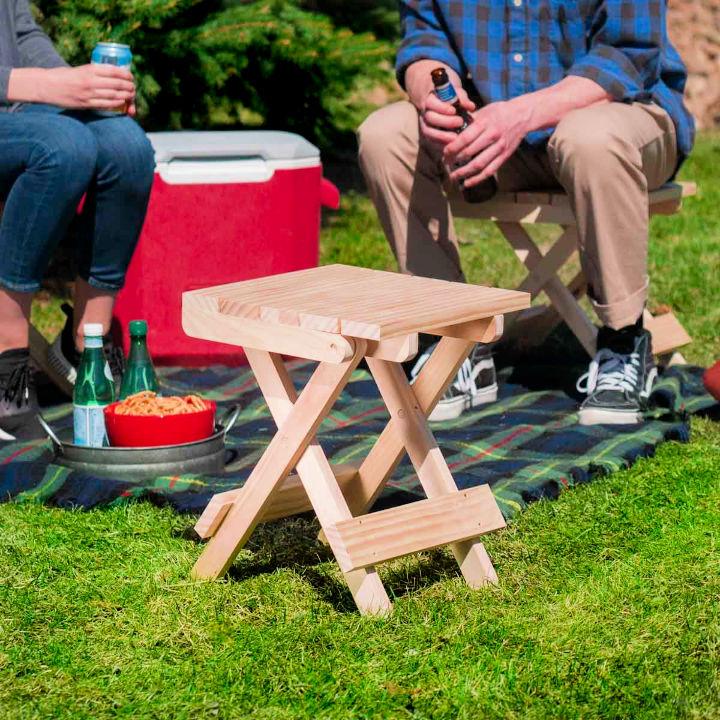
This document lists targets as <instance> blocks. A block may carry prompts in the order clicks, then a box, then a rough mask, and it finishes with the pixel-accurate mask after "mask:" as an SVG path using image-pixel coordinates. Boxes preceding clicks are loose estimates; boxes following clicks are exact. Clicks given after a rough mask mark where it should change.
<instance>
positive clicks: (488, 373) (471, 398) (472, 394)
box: [410, 343, 498, 422]
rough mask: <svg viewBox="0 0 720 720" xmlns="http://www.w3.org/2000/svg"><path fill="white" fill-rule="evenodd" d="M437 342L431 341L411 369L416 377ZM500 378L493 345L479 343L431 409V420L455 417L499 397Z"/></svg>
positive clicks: (412, 376)
mask: <svg viewBox="0 0 720 720" xmlns="http://www.w3.org/2000/svg"><path fill="white" fill-rule="evenodd" d="M436 346H437V343H435V344H434V345H431V346H430V347H429V348H427V350H425V351H424V352H423V353H422V354H421V355H420V357H419V358H418V359H417V362H416V363H415V366H414V367H413V368H412V370H411V373H410V374H411V379H412V380H414V379H415V378H416V377H417V375H418V373H419V372H420V370H421V369H422V366H423V365H424V364H425V363H426V362H427V361H428V360H429V359H430V355H432V352H433V350H434V349H435V347H436ZM497 392H498V386H497V378H496V376H495V363H494V362H493V357H492V348H491V346H490V345H485V344H481V343H478V344H477V345H476V346H475V347H474V348H473V351H472V352H471V353H470V356H469V357H468V359H467V360H465V362H464V363H463V364H462V365H461V366H460V369H459V370H458V373H457V376H456V377H455V382H453V383H452V384H451V385H450V387H448V389H447V390H446V391H445V394H444V395H443V397H442V398H441V399H440V402H438V404H437V405H436V406H435V409H434V410H433V411H432V412H431V413H430V416H429V417H428V420H429V421H430V422H441V421H443V420H454V419H455V418H457V417H460V415H462V414H463V413H464V412H465V410H469V409H470V408H474V407H477V406H478V405H484V404H486V403H491V402H494V401H495V400H497Z"/></svg>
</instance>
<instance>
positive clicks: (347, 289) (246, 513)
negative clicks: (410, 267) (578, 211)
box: [183, 265, 530, 613]
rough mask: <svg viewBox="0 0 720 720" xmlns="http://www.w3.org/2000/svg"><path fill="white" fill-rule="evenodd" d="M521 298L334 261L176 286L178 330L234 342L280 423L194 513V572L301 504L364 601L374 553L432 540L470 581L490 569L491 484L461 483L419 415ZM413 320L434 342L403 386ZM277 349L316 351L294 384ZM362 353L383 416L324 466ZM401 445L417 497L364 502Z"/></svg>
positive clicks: (213, 565) (374, 582) (201, 574)
mask: <svg viewBox="0 0 720 720" xmlns="http://www.w3.org/2000/svg"><path fill="white" fill-rule="evenodd" d="M529 303H530V297H529V295H528V294H527V293H522V292H517V291H514V290H499V289H495V288H483V287H478V286H472V285H465V284H461V283H450V282H446V281H442V280H431V279H428V278H414V277H410V276H407V275H398V274H396V273H387V272H380V271H377V270H368V269H365V268H353V267H347V266H342V265H333V266H325V267H322V268H315V269H311V270H303V271H299V272H296V273H287V274H285V275H279V276H273V277H269V278H259V279H257V280H248V281H245V282H241V283H234V284H230V285H225V286H220V287H215V288H208V289H205V290H194V291H191V292H187V293H185V294H184V295H183V327H184V328H185V331H186V332H187V333H188V334H189V335H191V336H193V337H200V338H204V339H209V340H217V341H220V342H227V343H231V344H236V345H242V346H244V347H245V353H246V355H247V358H248V362H249V363H250V367H251V368H252V370H253V373H254V374H255V378H256V380H257V382H258V386H259V388H260V390H261V392H262V394H263V396H264V397H265V400H266V402H267V405H268V409H269V410H270V414H271V415H272V417H273V419H274V421H275V423H276V424H277V427H278V431H277V434H276V435H275V436H274V437H273V438H272V440H271V441H270V444H269V445H268V447H267V449H266V450H265V452H264V453H263V455H262V457H261V458H260V460H259V461H258V463H257V465H256V466H255V468H254V469H253V471H252V472H251V474H250V476H249V478H248V479H247V481H246V483H245V485H244V486H243V487H242V488H238V489H235V490H230V491H227V492H224V493H220V494H218V495H216V496H215V497H213V498H212V499H211V501H210V503H209V504H208V506H207V508H206V509H205V511H204V512H203V514H202V516H201V517H200V519H199V520H198V523H197V525H196V531H197V532H198V534H199V535H200V536H201V537H204V538H209V542H208V544H207V546H206V548H205V549H204V551H203V553H202V555H201V556H200V558H198V560H197V562H196V563H195V567H194V568H193V572H192V574H193V576H194V577H196V578H207V579H212V578H217V577H220V576H221V575H223V574H224V573H225V572H226V571H227V569H228V568H229V566H230V565H231V563H232V561H233V559H234V557H235V556H236V555H237V553H238V551H239V550H240V548H242V546H243V545H244V544H245V542H247V540H248V538H249V537H250V535H251V534H252V532H253V530H254V529H255V527H256V526H257V524H258V523H260V522H264V521H267V520H270V519H274V518H279V517H285V516H287V515H292V514H295V513H298V512H305V511H307V510H310V509H312V510H313V511H314V512H315V514H316V515H317V518H318V520H319V522H320V525H321V527H322V530H323V533H324V536H325V538H326V539H327V542H328V544H329V546H330V548H331V550H332V552H333V554H334V555H335V558H336V559H337V561H338V564H339V565H340V568H341V570H342V572H343V575H344V577H345V580H346V582H347V584H348V586H349V588H350V591H351V592H352V594H353V597H354V598H355V602H356V603H357V606H358V608H359V609H360V611H361V612H363V613H386V612H388V611H389V610H390V609H391V607H392V604H391V602H390V599H389V598H388V595H387V593H386V591H385V588H384V587H383V584H382V582H381V580H380V578H379V576H378V574H377V571H376V570H375V565H376V564H378V563H380V562H385V561H387V560H390V559H392V558H395V557H400V556H402V555H406V554H409V553H414V552H419V551H421V550H426V549H429V548H433V547H438V546H440V545H449V547H450V549H451V551H452V553H453V555H454V556H455V559H456V560H457V563H458V565H459V567H460V571H461V572H462V574H463V576H464V577H465V580H466V581H467V583H468V584H469V585H470V586H471V587H481V586H483V585H485V584H487V583H494V582H496V581H497V574H496V573H495V569H494V567H493V564H492V561H491V560H490V558H489V556H488V554H487V552H486V551H485V549H484V547H483V545H482V543H481V542H480V541H479V539H478V538H479V536H480V535H482V534H484V533H487V532H490V531H492V530H496V529H499V528H501V527H504V525H505V521H504V519H503V517H502V514H501V513H500V510H499V508H498V506H497V503H496V502H495V499H494V498H493V496H492V493H491V492H490V490H489V488H487V487H481V488H475V489H472V490H463V491H459V490H458V488H457V486H456V484H455V481H454V480H453V477H452V474H451V472H450V469H449V468H448V465H447V463H446V461H445V459H444V458H443V456H442V453H441V452H440V448H439V447H438V445H437V443H436V442H435V438H434V437H433V435H432V432H431V431H430V428H429V426H428V423H427V416H428V415H429V414H430V413H431V412H432V410H433V408H434V407H435V405H436V404H437V402H438V400H439V399H440V398H441V397H442V395H443V393H444V392H445V390H446V388H447V387H448V385H449V384H450V383H451V382H452V379H453V378H454V377H455V374H456V373H457V370H458V368H459V367H460V365H462V363H463V362H464V360H465V359H466V358H467V356H468V354H469V353H470V351H471V350H472V348H473V347H474V344H475V342H476V341H483V342H492V341H494V340H496V339H497V338H498V337H499V334H500V332H501V331H502V327H503V325H502V316H503V314H504V313H507V312H513V311H516V310H520V309H522V308H526V307H528V306H529ZM419 332H428V333H431V334H432V333H434V334H436V335H438V336H439V337H440V341H439V343H438V347H437V350H436V351H435V352H434V353H433V354H432V357H431V358H430V360H428V362H427V363H426V364H425V365H424V366H423V368H422V370H421V371H420V373H419V375H418V377H417V378H416V380H415V382H414V384H413V385H412V387H411V386H410V384H409V383H408V380H407V377H406V376H405V373H404V371H403V369H402V366H401V365H400V363H401V362H402V361H404V360H405V359H407V358H409V357H411V356H412V354H413V353H415V352H416V351H417V335H418V333H419ZM281 352H282V353H288V354H290V355H294V356H297V357H303V358H307V359H311V360H318V361H319V364H318V366H317V368H316V369H315V371H314V373H313V375H312V376H311V377H310V379H309V380H308V382H307V384H306V385H305V387H304V389H303V390H302V392H300V393H299V394H298V391H297V390H296V388H295V386H294V384H293V382H292V380H291V379H290V376H289V375H288V373H287V370H286V368H285V366H284V363H283V360H282V355H281V354H280V353H281ZM363 358H365V359H366V361H367V364H368V367H369V368H370V372H371V373H372V376H373V378H374V380H375V383H376V384H377V386H378V389H379V391H380V395H381V396H382V398H383V400H384V402H385V405H386V406H387V410H388V413H389V416H390V419H389V421H388V423H387V425H386V426H385V428H384V430H383V431H382V433H380V436H379V437H378V439H377V441H376V443H375V445H374V446H373V447H372V448H371V450H370V452H369V453H368V455H367V456H366V457H365V459H364V460H362V462H360V463H359V464H358V465H342V466H333V465H331V464H330V463H329V462H328V460H327V458H326V456H325V453H324V452H323V450H322V448H321V446H320V444H319V443H318V441H317V439H316V438H315V434H316V433H317V432H318V430H319V428H320V425H321V423H322V421H323V420H324V419H325V417H326V416H327V414H328V413H329V411H330V409H331V408H332V405H333V403H334V402H335V400H336V399H337V398H338V396H339V395H340V393H341V391H342V390H343V388H344V387H345V385H346V384H347V382H348V380H349V378H350V376H351V374H352V372H353V371H354V370H355V368H356V367H357V366H358V364H359V363H360V361H361V360H362V359H363ZM404 453H407V454H408V456H409V458H410V461H411V462H412V464H413V466H414V468H415V472H416V473H417V477H418V480H419V482H420V484H421V485H422V487H423V489H424V491H425V494H426V495H427V498H428V499H427V500H421V501H418V502H415V503H411V504H409V505H405V506H403V507H400V508H393V509H391V510H385V511H382V512H378V513H370V514H368V513H369V510H370V509H371V507H372V505H373V503H374V502H375V500H376V499H377V497H378V496H379V494H380V493H381V492H382V490H383V488H384V487H385V485H386V484H387V481H388V479H389V478H390V476H391V474H392V473H393V471H394V470H395V469H396V468H397V466H398V464H399V463H400V461H401V459H402V457H403V455H404ZM293 469H294V470H295V474H293V475H291V474H290V473H291V472H292V470H293Z"/></svg>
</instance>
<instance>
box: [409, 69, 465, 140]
mask: <svg viewBox="0 0 720 720" xmlns="http://www.w3.org/2000/svg"><path fill="white" fill-rule="evenodd" d="M438 67H443V68H445V70H446V71H447V74H448V78H449V79H450V82H451V83H452V85H453V87H454V88H455V92H457V95H458V98H459V99H460V103H461V104H462V106H463V107H464V108H465V109H466V110H468V111H469V112H472V111H473V110H474V109H475V104H474V103H473V102H472V101H471V100H470V99H469V98H468V96H467V93H466V92H465V90H463V87H462V83H461V82H460V78H459V77H458V74H457V73H456V72H455V71H454V70H453V69H452V68H450V67H448V66H447V65H444V64H443V63H441V62H437V61H436V60H418V61H417V62H414V63H413V64H412V65H410V66H409V67H408V68H407V70H406V71H405V88H406V90H407V93H408V97H409V98H410V102H411V103H412V104H413V105H414V106H415V107H416V108H417V110H418V112H419V113H420V130H421V132H422V134H423V136H424V137H425V138H427V139H428V140H429V141H430V142H433V143H437V144H440V145H443V146H444V145H447V144H448V143H451V142H452V141H453V140H455V138H456V137H457V134H456V133H457V130H458V129H459V128H460V127H462V124H463V121H462V118H460V117H459V116H458V114H457V113H456V112H455V109H454V108H453V106H452V105H450V103H446V102H442V100H439V99H438V97H437V96H436V95H435V88H434V85H433V81H432V77H431V76H430V73H431V72H432V71H433V70H434V69H435V68H438Z"/></svg>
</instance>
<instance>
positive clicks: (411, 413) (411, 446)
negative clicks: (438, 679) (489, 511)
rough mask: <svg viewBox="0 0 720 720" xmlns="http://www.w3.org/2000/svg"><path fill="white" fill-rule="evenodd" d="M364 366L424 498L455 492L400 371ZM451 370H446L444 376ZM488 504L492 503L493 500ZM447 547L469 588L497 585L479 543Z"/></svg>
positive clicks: (387, 365)
mask: <svg viewBox="0 0 720 720" xmlns="http://www.w3.org/2000/svg"><path fill="white" fill-rule="evenodd" d="M368 365H369V366H370V371H371V372H372V374H373V377H374V378H375V382H376V383H377V386H378V388H379V389H380V394H381V395H382V396H383V398H384V400H385V402H386V404H387V406H388V410H389V411H390V415H391V417H392V419H393V427H394V428H395V432H396V433H397V435H398V436H399V438H400V440H401V442H402V443H403V445H404V447H405V449H406V450H407V453H408V455H409V456H410V460H411V462H412V464H413V466H414V467H415V471H416V472H417V475H418V479H419V480H420V483H421V484H422V486H423V489H424V490H425V493H426V494H427V496H428V498H431V499H432V498H435V497H438V496H440V495H446V494H448V493H456V492H458V488H457V485H456V484H455V481H454V480H453V477H452V474H451V473H450V469H449V468H448V466H447V463H446V462H445V458H444V457H443V455H442V452H441V451H440V448H439V447H438V445H437V443H436V442H435V438H434V437H433V435H432V433H431V432H430V428H429V427H428V424H427V418H426V417H425V414H424V412H423V410H422V409H421V406H420V403H419V402H418V401H417V399H416V397H415V395H414V393H413V389H412V388H411V387H410V384H409V383H408V380H407V378H406V377H405V373H404V372H403V369H402V367H400V366H399V365H397V364H394V363H388V362H385V361H383V360H372V359H368ZM451 367H452V366H449V367H447V368H446V371H447V372H448V374H450V373H449V371H450V369H451ZM492 502H493V503H494V502H495V501H494V499H492ZM450 547H451V549H452V552H453V555H454V556H455V559H456V560H457V563H458V565H459V566H460V570H461V572H462V574H463V576H464V577H465V580H466V581H467V583H468V585H470V587H473V588H477V587H481V586H483V585H486V584H488V583H493V584H496V583H497V574H496V573H495V569H494V568H493V565H492V562H491V560H490V558H489V556H488V554H487V552H486V551H485V548H484V547H483V545H482V543H481V542H479V541H477V540H467V541H464V542H458V543H453V544H452V545H451V546H450Z"/></svg>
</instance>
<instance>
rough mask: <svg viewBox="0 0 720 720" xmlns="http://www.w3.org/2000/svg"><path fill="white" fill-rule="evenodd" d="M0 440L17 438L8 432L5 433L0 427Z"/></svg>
mask: <svg viewBox="0 0 720 720" xmlns="http://www.w3.org/2000/svg"><path fill="white" fill-rule="evenodd" d="M0 440H3V441H5V442H12V441H13V440H17V438H16V437H15V436H14V435H11V434H10V433H6V432H5V431H4V430H3V429H2V428H0Z"/></svg>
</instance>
